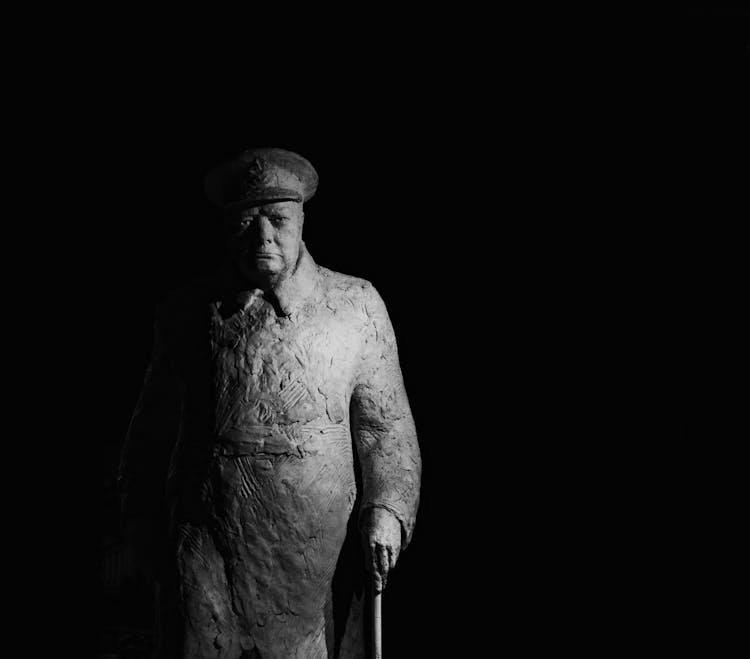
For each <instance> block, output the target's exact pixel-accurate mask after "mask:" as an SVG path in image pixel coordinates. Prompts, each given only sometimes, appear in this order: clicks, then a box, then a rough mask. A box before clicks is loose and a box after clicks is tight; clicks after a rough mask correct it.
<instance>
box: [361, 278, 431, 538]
mask: <svg viewBox="0 0 750 659" xmlns="http://www.w3.org/2000/svg"><path fill="white" fill-rule="evenodd" d="M365 313H366V316H367V321H366V323H365V328H364V330H363V331H364V337H363V349H362V354H361V360H360V363H359V368H358V375H357V378H356V383H355V387H354V390H353V393H352V405H351V413H352V432H353V437H354V442H355V445H356V446H357V453H358V456H359V462H360V466H361V469H362V487H363V497H362V507H361V513H364V512H365V511H367V510H368V509H369V508H373V507H380V508H385V509H386V510H388V511H390V512H391V513H392V514H393V515H395V516H396V518H397V519H398V520H399V522H400V523H401V531H402V533H401V535H402V547H406V546H407V545H408V543H409V541H410V540H411V536H412V532H413V530H414V522H415V519H416V514H417V508H418V506H419V485H420V479H421V472H422V461H421V457H420V453H419V445H418V443H417V433H416V428H415V426H414V419H413V417H412V413H411V409H410V407H409V401H408V399H407V396H406V389H405V387H404V380H403V376H402V374H401V367H400V365H399V359H398V351H397V347H396V337H395V334H394V331H393V326H392V325H391V321H390V318H389V317H388V312H387V310H386V307H385V304H384V303H383V300H382V299H381V297H380V295H379V294H378V292H377V291H376V290H375V288H374V287H372V286H371V285H369V284H368V285H367V286H366V287H365Z"/></svg>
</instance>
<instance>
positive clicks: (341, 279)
mask: <svg viewBox="0 0 750 659" xmlns="http://www.w3.org/2000/svg"><path fill="white" fill-rule="evenodd" d="M318 274H319V276H320V279H319V280H320V282H321V286H322V289H323V292H324V295H325V297H326V298H327V299H328V300H331V301H334V300H335V301H340V302H342V303H345V304H349V305H351V306H353V307H355V308H356V309H358V310H361V311H363V312H364V313H366V314H367V315H368V316H369V315H371V312H372V311H373V310H375V309H376V308H379V307H381V306H384V305H383V300H382V298H381V297H380V294H379V293H378V291H377V289H376V288H375V286H373V284H372V283H371V282H369V281H367V280H366V279H362V278H361V277H354V276H352V275H346V274H343V273H341V272H335V271H333V270H329V269H328V268H323V267H321V266H318Z"/></svg>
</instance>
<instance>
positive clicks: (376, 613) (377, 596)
mask: <svg viewBox="0 0 750 659" xmlns="http://www.w3.org/2000/svg"><path fill="white" fill-rule="evenodd" d="M382 596H383V593H378V592H375V584H374V583H373V586H372V656H373V657H374V659H383V625H382V622H383V616H382V611H383V609H382V602H381V598H382Z"/></svg>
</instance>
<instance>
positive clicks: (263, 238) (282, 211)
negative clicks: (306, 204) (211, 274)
mask: <svg viewBox="0 0 750 659" xmlns="http://www.w3.org/2000/svg"><path fill="white" fill-rule="evenodd" d="M303 219H304V213H303V212H302V204H299V203H297V202H294V201H280V202H276V203H273V204H266V205H265V206H257V207H255V208H246V209H245V210H243V211H240V212H239V213H237V214H235V215H233V216H231V217H229V218H228V219H227V226H226V236H227V243H228V247H229V252H230V255H231V257H232V259H233V260H234V262H235V263H236V264H237V266H238V267H239V269H240V271H241V272H242V273H243V274H244V275H246V276H247V277H250V278H251V279H253V280H256V281H257V280H259V281H265V280H268V279H273V278H278V277H279V276H283V275H284V274H287V273H290V272H292V271H293V270H294V266H295V265H296V263H297V258H298V257H299V250H300V244H301V241H302V223H303Z"/></svg>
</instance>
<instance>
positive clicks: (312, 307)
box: [119, 149, 421, 659]
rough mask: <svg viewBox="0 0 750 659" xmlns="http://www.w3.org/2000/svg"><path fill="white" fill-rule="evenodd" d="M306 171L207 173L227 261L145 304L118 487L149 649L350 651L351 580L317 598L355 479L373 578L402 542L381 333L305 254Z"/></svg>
mask: <svg viewBox="0 0 750 659" xmlns="http://www.w3.org/2000/svg"><path fill="white" fill-rule="evenodd" d="M317 182H318V176H317V174H316V172H315V170H314V169H313V167H312V165H311V164H310V163H309V162H308V161H307V160H305V159H304V158H302V157H301V156H299V155H297V154H295V153H291V152H289V151H285V150H282V149H253V150H250V151H246V152H244V153H242V154H241V155H240V156H238V157H237V158H236V159H235V160H233V161H231V162H228V163H225V164H223V165H220V166H219V167H217V168H215V169H214V170H212V172H211V173H210V174H209V175H208V177H207V179H206V191H207V194H208V195H209V198H211V199H212V200H213V201H215V202H216V203H218V204H220V205H221V206H222V207H223V208H224V212H225V222H226V237H227V245H228V253H229V255H230V258H229V259H228V262H227V264H226V267H225V268H224V269H223V270H222V271H221V272H219V273H218V274H217V275H215V276H212V277H208V278H206V279H204V280H202V281H200V282H199V283H196V284H193V285H190V286H188V287H187V288H185V289H184V290H182V291H180V292H178V293H176V294H174V295H172V296H171V297H170V298H169V299H167V301H166V302H164V303H163V304H161V305H160V307H159V309H158V311H157V318H156V324H155V340H154V352H153V357H152V361H151V364H150V366H149V368H148V371H147V374H146V377H145V381H144V384H143V389H142V392H141V395H140V398H139V401H138V404H137V407H136V409H135V412H134V414H133V418H132V421H131V424H130V428H129V430H128V435H127V438H126V442H125V447H124V450H123V454H122V460H121V466H120V478H119V483H120V489H121V494H122V502H123V521H124V524H125V527H126V529H128V530H129V532H130V534H131V537H132V538H133V542H134V545H135V547H136V549H137V550H138V552H139V554H141V555H146V554H148V547H151V548H152V549H151V552H152V555H151V559H152V562H153V564H154V565H156V566H157V567H158V575H157V576H158V581H159V584H160V588H161V597H160V601H161V605H162V607H164V608H165V611H164V615H163V617H162V619H163V620H166V621H167V623H165V624H164V629H163V630H162V632H163V635H164V638H163V639H162V654H163V656H170V657H184V658H187V657H190V658H196V659H198V658H200V659H206V658H208V657H216V658H222V659H224V658H227V659H228V658H239V657H262V658H263V659H271V658H279V659H290V658H292V657H298V658H300V659H313V658H317V657H334V656H336V657H342V658H343V657H359V656H364V648H363V643H362V634H361V629H360V628H361V627H362V620H361V605H362V594H361V592H360V593H357V592H356V591H355V592H353V594H352V598H351V604H350V605H349V606H348V609H347V611H348V612H347V614H346V615H345V616H344V617H343V618H342V617H341V616H340V615H338V616H336V620H334V612H333V604H332V601H333V585H332V582H333V581H334V574H335V572H336V569H337V564H338V563H339V562H340V553H341V550H342V545H343V544H344V540H345V538H346V537H347V528H348V527H349V526H350V525H349V519H350V516H351V515H352V511H353V508H354V505H355V500H357V495H358V487H357V481H358V480H360V478H359V473H361V491H360V492H359V494H360V501H361V503H360V504H358V505H359V519H358V525H359V531H360V532H361V535H362V540H363V547H364V549H365V552H366V555H367V560H368V561H369V563H368V565H369V566H370V570H371V572H372V577H373V579H374V583H375V588H376V591H380V590H382V589H383V588H384V587H385V584H386V580H387V576H388V572H389V570H390V569H392V568H393V566H394V564H395V563H396V560H397V558H398V556H399V552H400V551H402V550H403V549H404V547H406V546H407V544H408V543H409V540H410V538H411V534H412V530H413V528H414V521H415V516H416V512H417V506H418V502H419V483H420V473H421V460H420V454H419V447H418V445H417V437H416V432H415V428H414V422H413V419H412V414H411V411H410V408H409V403H408V400H407V396H406V391H405V389H404V382H403V379H402V375H401V370H400V366H399V360H398V355H397V350H396V340H395V336H394V332H393V328H392V326H391V323H390V320H389V318H388V314H387V312H386V307H385V305H384V303H383V301H382V299H381V298H380V296H379V295H378V293H377V291H376V290H375V288H373V286H372V285H371V284H370V283H369V282H367V281H365V280H363V279H358V278H355V277H350V276H347V275H343V274H340V273H337V272H332V271H331V270H328V269H326V268H323V267H321V266H318V265H317V264H316V263H315V262H314V261H313V259H312V257H311V256H310V254H309V253H308V252H307V250H306V248H305V244H304V242H303V241H302V226H303V218H304V213H303V203H304V202H306V201H308V200H309V199H310V197H312V195H313V194H314V192H315V189H316V187H317ZM355 476H356V477H355ZM161 520H165V522H164V527H165V528H164V534H163V542H162V543H161V544H160V543H159V542H158V537H159V532H160V529H161V526H160V525H161V524H162V521H161ZM355 521H357V520H355ZM144 547H145V548H146V549H144ZM160 548H161V549H160ZM163 548H166V549H163ZM159 551H161V552H162V553H161V554H159V553H158V552H159ZM360 569H361V568H360Z"/></svg>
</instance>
